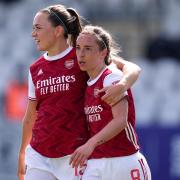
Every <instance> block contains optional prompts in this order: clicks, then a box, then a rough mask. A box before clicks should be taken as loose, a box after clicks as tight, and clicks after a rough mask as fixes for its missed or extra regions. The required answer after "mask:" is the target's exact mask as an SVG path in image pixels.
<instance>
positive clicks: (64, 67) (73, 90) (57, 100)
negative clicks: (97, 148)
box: [30, 49, 87, 158]
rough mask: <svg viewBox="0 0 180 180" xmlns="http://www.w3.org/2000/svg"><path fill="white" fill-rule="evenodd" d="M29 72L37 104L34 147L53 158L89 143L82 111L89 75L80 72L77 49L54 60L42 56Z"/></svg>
mask: <svg viewBox="0 0 180 180" xmlns="http://www.w3.org/2000/svg"><path fill="white" fill-rule="evenodd" d="M30 72H31V75H32V80H33V83H34V85H35V88H36V90H35V91H36V98H37V102H38V104H37V112H38V116H37V120H36V122H35V125H34V128H33V135H32V140H31V146H32V147H33V148H34V149H35V150H36V151H38V152H39V153H41V154H42V155H44V156H47V157H51V158H57V157H62V156H65V155H68V154H71V153H72V152H73V151H74V150H75V149H76V148H77V147H78V146H80V145H82V144H84V143H85V142H86V140H87V128H86V122H85V115H84V111H83V104H84V93H85V88H86V81H87V74H86V73H85V72H82V71H80V69H79V66H78V64H77V59H76V54H75V50H74V49H73V50H72V51H71V52H70V53H69V54H68V55H66V56H65V57H63V58H61V59H59V60H55V61H47V60H45V59H44V57H43V56H42V57H41V58H40V59H38V60H37V61H36V62H35V63H34V64H33V65H32V66H31V67H30Z"/></svg>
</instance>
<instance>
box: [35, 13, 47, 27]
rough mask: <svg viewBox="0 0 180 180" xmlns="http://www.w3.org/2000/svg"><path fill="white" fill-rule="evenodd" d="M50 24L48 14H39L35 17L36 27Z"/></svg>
mask: <svg viewBox="0 0 180 180" xmlns="http://www.w3.org/2000/svg"><path fill="white" fill-rule="evenodd" d="M48 22H49V21H48V14H47V13H43V12H38V13H37V14H36V15H35V17H34V20H33V25H36V24H40V25H43V24H46V23H48Z"/></svg>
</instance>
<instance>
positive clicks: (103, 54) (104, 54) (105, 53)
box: [101, 48, 107, 58]
mask: <svg viewBox="0 0 180 180" xmlns="http://www.w3.org/2000/svg"><path fill="white" fill-rule="evenodd" d="M106 55H107V48H106V49H104V50H102V51H101V56H102V57H103V58H105V57H106Z"/></svg>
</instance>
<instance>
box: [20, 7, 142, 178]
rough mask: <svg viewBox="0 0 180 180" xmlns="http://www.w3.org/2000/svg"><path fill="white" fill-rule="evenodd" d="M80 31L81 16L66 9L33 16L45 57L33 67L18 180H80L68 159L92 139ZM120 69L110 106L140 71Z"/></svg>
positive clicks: (36, 37) (123, 64) (122, 65)
mask: <svg viewBox="0 0 180 180" xmlns="http://www.w3.org/2000/svg"><path fill="white" fill-rule="evenodd" d="M81 30H82V27H81V23H80V18H79V15H78V14H77V12H76V11H75V10H74V9H72V8H66V7H64V6H63V5H53V6H49V7H47V8H45V9H42V10H40V11H39V12H37V14H36V15H35V17H34V21H33V31H32V37H33V38H34V40H35V42H36V45H37V49H38V50H39V51H45V54H44V55H42V56H41V57H39V59H37V60H36V61H35V62H34V63H33V64H32V65H31V66H30V71H29V93H28V96H29V101H28V105H27V111H26V113H25V116H24V119H23V133H22V143H21V147H20V152H19V166H18V177H19V180H23V179H25V180H32V179H33V180H41V179H42V180H55V179H60V180H76V179H77V178H78V176H79V175H78V171H77V169H73V168H72V167H71V166H70V165H69V160H70V155H71V154H72V153H73V152H74V150H75V149H76V148H77V147H79V146H81V145H82V144H84V143H85V142H86V141H87V139H88V131H87V125H86V121H85V115H84V111H83V104H84V94H85V88H86V81H87V74H86V72H83V71H81V70H80V68H79V66H78V62H77V58H76V53H75V48H74V47H75V42H76V38H77V36H78V35H79V33H80V32H81ZM69 36H70V37H69ZM119 67H120V68H122V70H123V73H124V76H123V77H124V78H122V81H120V83H119V84H118V85H117V86H110V89H108V90H107V89H102V92H103V91H105V92H106V94H105V96H104V97H103V99H104V100H105V101H106V102H108V103H109V104H111V105H113V104H114V103H116V101H118V100H119V99H120V98H121V97H122V92H124V90H126V89H127V88H129V86H131V85H132V84H133V83H134V82H135V80H136V79H137V77H138V74H139V67H138V66H136V65H134V64H132V63H128V62H125V61H124V62H119ZM118 92H119V94H120V95H119V96H117V94H118ZM116 96H117V97H116Z"/></svg>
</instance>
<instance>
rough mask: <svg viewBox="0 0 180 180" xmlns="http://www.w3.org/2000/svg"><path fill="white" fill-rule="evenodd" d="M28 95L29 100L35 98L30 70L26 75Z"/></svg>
mask: <svg viewBox="0 0 180 180" xmlns="http://www.w3.org/2000/svg"><path fill="white" fill-rule="evenodd" d="M28 97H29V99H30V100H36V95H35V87H34V84H33V81H32V76H31V72H30V71H29V76H28Z"/></svg>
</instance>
